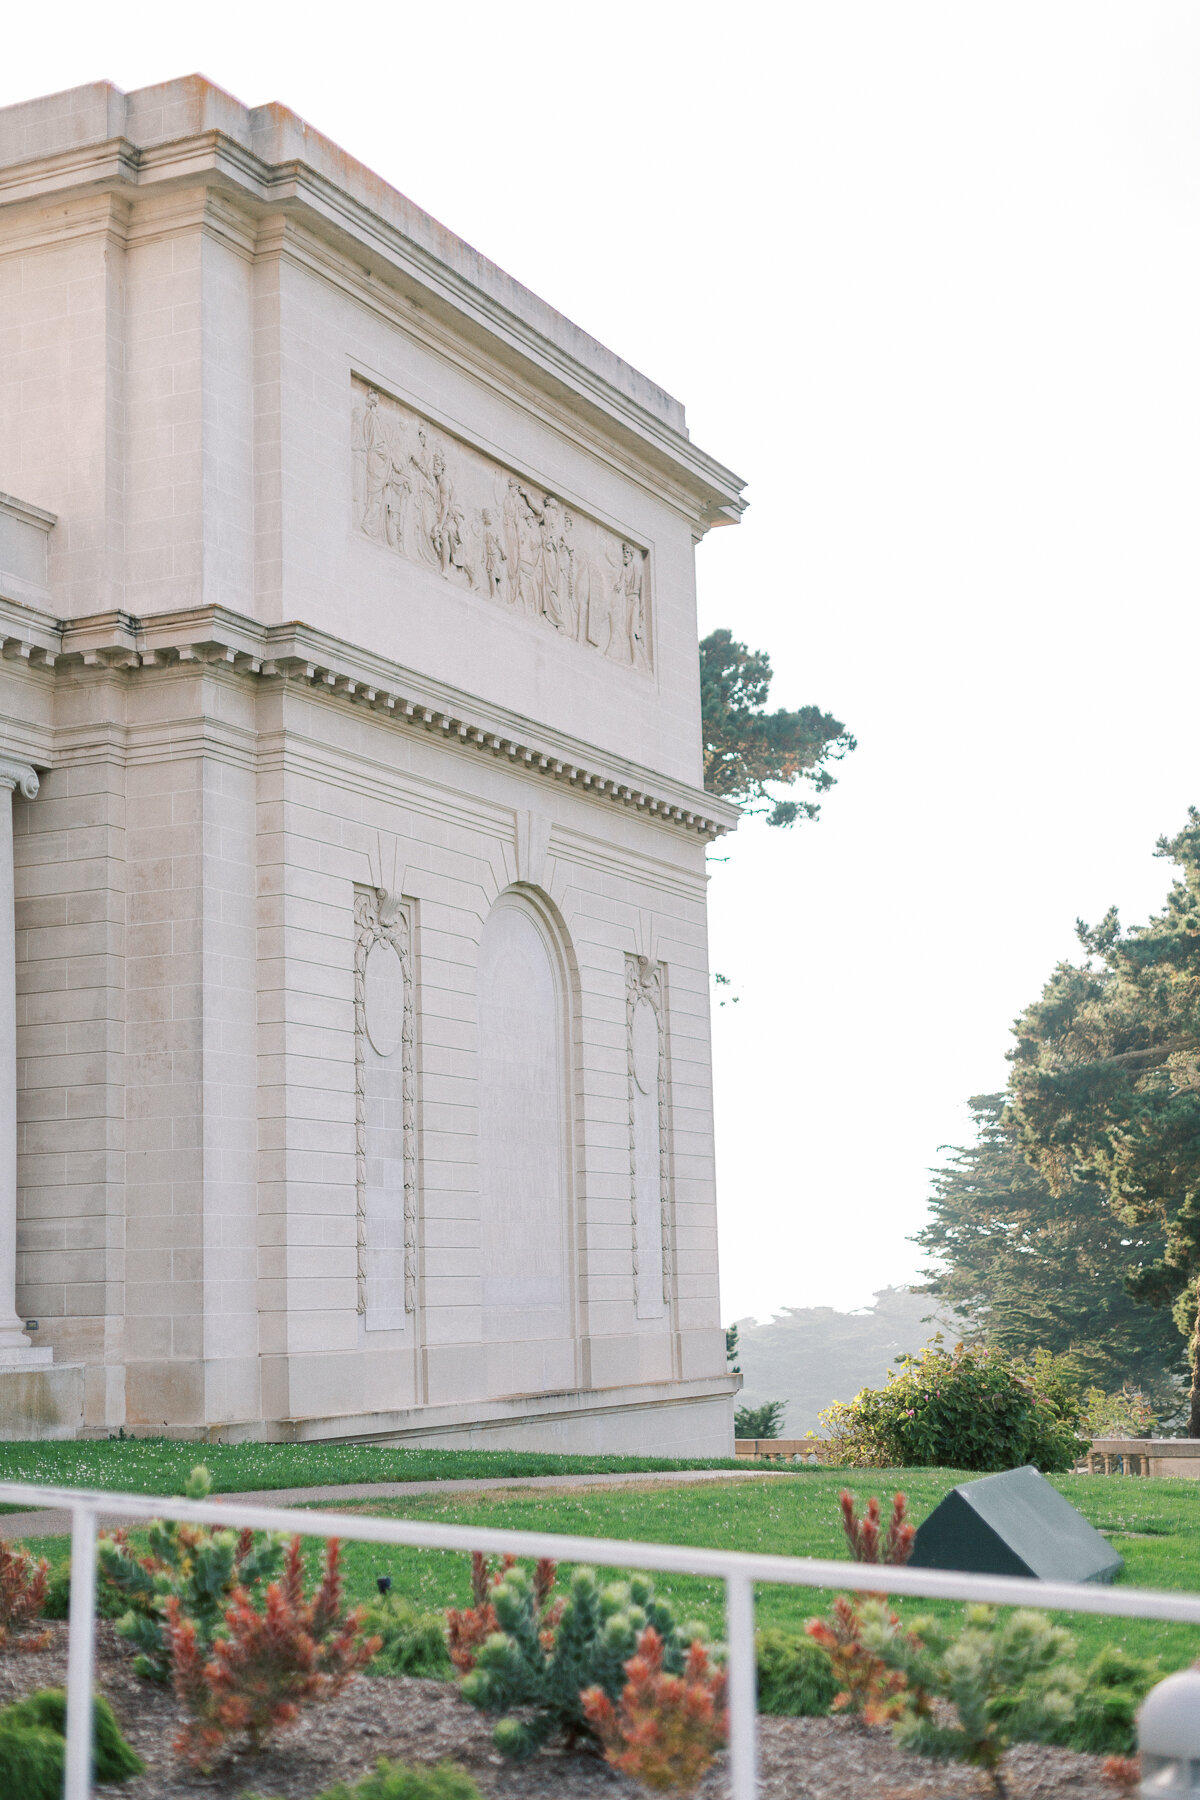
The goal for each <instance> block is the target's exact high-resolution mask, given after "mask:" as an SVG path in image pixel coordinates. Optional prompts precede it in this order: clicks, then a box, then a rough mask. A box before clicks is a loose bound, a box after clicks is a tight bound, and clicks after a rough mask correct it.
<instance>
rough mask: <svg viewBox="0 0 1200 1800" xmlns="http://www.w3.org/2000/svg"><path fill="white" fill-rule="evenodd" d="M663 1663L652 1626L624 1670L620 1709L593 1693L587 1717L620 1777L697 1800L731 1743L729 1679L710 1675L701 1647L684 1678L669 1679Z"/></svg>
mask: <svg viewBox="0 0 1200 1800" xmlns="http://www.w3.org/2000/svg"><path fill="white" fill-rule="evenodd" d="M662 1663H663V1646H662V1639H661V1638H660V1637H659V1635H658V1633H657V1631H655V1629H654V1627H653V1625H647V1627H646V1629H645V1630H644V1631H643V1632H642V1635H641V1637H640V1638H639V1639H638V1647H637V1655H636V1656H632V1657H631V1658H630V1659H629V1661H628V1662H627V1663H626V1664H625V1674H626V1676H627V1678H628V1679H627V1683H626V1686H625V1690H624V1692H623V1693H622V1695H621V1700H620V1705H619V1706H614V1705H613V1703H612V1701H611V1700H610V1699H609V1698H608V1695H607V1694H606V1693H605V1692H604V1690H603V1688H598V1687H592V1688H588V1689H586V1691H585V1692H584V1693H583V1695H582V1696H581V1698H582V1701H583V1710H584V1713H585V1715H586V1717H587V1721H588V1723H589V1725H590V1726H591V1727H592V1729H593V1731H594V1732H595V1733H596V1736H597V1737H598V1738H599V1739H600V1742H601V1743H602V1744H603V1746H604V1754H605V1756H606V1757H607V1759H608V1761H609V1762H610V1763H611V1764H612V1766H613V1768H614V1769H620V1770H621V1771H622V1772H623V1773H624V1774H626V1775H632V1776H633V1777H634V1779H635V1781H639V1782H640V1783H641V1784H642V1786H643V1787H647V1788H650V1789H652V1790H653V1791H654V1792H656V1793H665V1792H667V1791H673V1792H675V1793H679V1794H691V1793H694V1791H695V1789H696V1788H697V1787H698V1786H699V1784H700V1780H701V1778H702V1777H703V1775H704V1773H705V1771H706V1769H707V1768H708V1767H709V1765H710V1764H711V1762H712V1760H713V1758H714V1757H715V1756H716V1754H717V1752H718V1751H719V1750H722V1749H724V1747H725V1744H726V1743H727V1742H728V1739H729V1717H728V1714H727V1712H726V1710H725V1674H724V1671H723V1670H721V1669H712V1668H710V1666H709V1661H708V1653H707V1652H706V1650H705V1648H704V1645H703V1644H701V1643H699V1642H698V1641H697V1642H694V1643H693V1644H692V1645H691V1647H690V1648H689V1650H688V1658H687V1664H686V1666H685V1668H684V1671H683V1674H682V1675H666V1674H664V1673H663V1666H662Z"/></svg>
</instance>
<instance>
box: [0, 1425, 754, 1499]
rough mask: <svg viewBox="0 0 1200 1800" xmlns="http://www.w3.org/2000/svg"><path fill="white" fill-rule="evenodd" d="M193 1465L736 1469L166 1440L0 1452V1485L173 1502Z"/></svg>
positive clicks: (309, 1476)
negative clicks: (100, 1491) (168, 1497)
mask: <svg viewBox="0 0 1200 1800" xmlns="http://www.w3.org/2000/svg"><path fill="white" fill-rule="evenodd" d="M199 1462H202V1463H204V1464H205V1466H206V1467H207V1469H208V1471H209V1474H210V1475H211V1476H212V1478H213V1484H214V1486H215V1488H216V1489H217V1491H218V1492H219V1493H222V1494H245V1493H257V1492H261V1491H263V1490H265V1489H268V1488H270V1489H275V1488H300V1487H304V1488H309V1487H327V1486H333V1485H335V1484H336V1485H338V1486H342V1485H344V1484H346V1483H348V1482H359V1481H367V1482H377V1481H443V1480H447V1479H454V1478H458V1479H467V1478H486V1477H488V1476H513V1475H519V1476H525V1475H598V1474H613V1475H621V1474H629V1473H633V1472H636V1471H639V1470H647V1469H650V1470H665V1471H671V1470H678V1469H736V1468H741V1469H742V1470H743V1471H744V1470H745V1466H746V1465H745V1463H744V1462H742V1463H738V1462H736V1461H735V1459H734V1458H733V1457H729V1458H727V1459H724V1460H722V1459H721V1458H713V1457H694V1458H688V1459H684V1460H682V1461H681V1460H679V1459H677V1458H672V1457H667V1456H550V1455H540V1454H538V1453H536V1452H533V1451H527V1450H424V1449H411V1450H410V1449H403V1448H397V1447H396V1446H395V1445H388V1444H197V1443H181V1442H178V1441H177V1440H175V1439H171V1438H99V1439H96V1440H94V1441H84V1442H75V1443H25V1442H19V1443H15V1442H12V1441H7V1442H0V1480H4V1481H32V1482H44V1483H47V1484H50V1485H52V1486H55V1487H84V1488H107V1489H109V1490H110V1491H115V1492H117V1493H124V1494H178V1493H180V1492H181V1490H182V1487H183V1483H184V1482H185V1481H186V1480H187V1477H188V1475H189V1473H190V1472H191V1470H192V1469H194V1468H195V1466H196V1464H197V1463H199Z"/></svg>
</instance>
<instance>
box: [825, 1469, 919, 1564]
mask: <svg viewBox="0 0 1200 1800" xmlns="http://www.w3.org/2000/svg"><path fill="white" fill-rule="evenodd" d="M838 1499H839V1500H840V1502H841V1507H842V1530H843V1531H844V1532H845V1534H846V1542H847V1543H848V1544H849V1546H850V1554H851V1556H852V1557H853V1558H854V1560H855V1562H860V1563H889V1564H890V1565H891V1566H892V1567H893V1568H895V1567H903V1565H904V1564H905V1563H906V1562H907V1561H908V1559H909V1557H910V1556H911V1555H912V1553H913V1549H914V1547H915V1545H916V1541H917V1528H916V1526H915V1525H914V1524H913V1523H912V1521H911V1520H910V1519H909V1517H908V1500H907V1499H906V1497H905V1496H904V1495H903V1494H896V1495H895V1496H894V1497H893V1499H892V1516H891V1518H890V1519H889V1520H888V1528H887V1536H886V1537H885V1538H884V1540H883V1544H882V1546H881V1545H880V1542H879V1502H878V1500H877V1499H876V1498H875V1496H874V1495H872V1496H871V1498H870V1499H869V1500H868V1501H867V1510H866V1512H865V1513H864V1514H863V1516H862V1518H861V1519H860V1518H859V1517H858V1515H857V1514H856V1513H855V1511H854V1496H853V1495H852V1494H851V1492H850V1490H849V1488H843V1489H842V1491H841V1493H840V1494H839V1496H838ZM881 1548H882V1555H881V1554H880V1550H881Z"/></svg>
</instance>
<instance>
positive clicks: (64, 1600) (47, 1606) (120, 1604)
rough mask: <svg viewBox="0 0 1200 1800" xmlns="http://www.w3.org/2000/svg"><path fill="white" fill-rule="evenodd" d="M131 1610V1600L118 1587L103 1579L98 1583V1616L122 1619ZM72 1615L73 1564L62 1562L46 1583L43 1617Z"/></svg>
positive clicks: (56, 1617) (58, 1617) (62, 1617)
mask: <svg viewBox="0 0 1200 1800" xmlns="http://www.w3.org/2000/svg"><path fill="white" fill-rule="evenodd" d="M128 1611H129V1601H128V1600H127V1599H126V1597H125V1595H124V1594H123V1593H121V1592H120V1591H119V1589H117V1588H113V1587H110V1586H109V1584H108V1583H107V1582H106V1581H104V1580H103V1579H101V1580H99V1581H98V1582H97V1583H96V1616H97V1618H100V1619H120V1618H122V1617H123V1616H124V1615H125V1613H127V1612H128ZM70 1616H71V1564H70V1562H69V1561H68V1562H65V1563H61V1564H60V1565H59V1567H58V1568H57V1569H55V1571H54V1573H53V1574H52V1575H51V1577H50V1580H49V1581H48V1583H47V1584H46V1598H45V1601H44V1602H43V1605H42V1617H43V1619H69V1618H70Z"/></svg>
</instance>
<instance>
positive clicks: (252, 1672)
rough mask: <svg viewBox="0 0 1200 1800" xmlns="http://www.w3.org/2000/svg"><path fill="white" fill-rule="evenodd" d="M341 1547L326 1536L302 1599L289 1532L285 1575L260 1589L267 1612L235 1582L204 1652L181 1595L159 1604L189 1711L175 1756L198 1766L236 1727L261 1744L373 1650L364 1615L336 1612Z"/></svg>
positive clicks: (326, 1695) (178, 1689)
mask: <svg viewBox="0 0 1200 1800" xmlns="http://www.w3.org/2000/svg"><path fill="white" fill-rule="evenodd" d="M339 1548H340V1547H339V1545H338V1541H337V1539H336V1538H330V1540H329V1542H328V1544H327V1545H326V1551H325V1571H324V1575H323V1577H322V1579H321V1582H320V1585H319V1586H318V1588H317V1591H316V1593H315V1594H314V1595H313V1597H312V1599H311V1600H305V1598H304V1559H303V1557H302V1555H301V1553H300V1539H299V1538H298V1537H296V1538H293V1539H292V1541H291V1544H290V1546H289V1547H288V1551H287V1556H286V1560H285V1563H284V1570H283V1578H282V1580H281V1581H273V1582H271V1584H270V1586H269V1587H268V1588H267V1592H266V1611H265V1612H262V1613H260V1612H256V1611H255V1609H254V1607H253V1606H252V1605H251V1602H250V1596H249V1595H248V1594H247V1593H246V1592H245V1591H244V1590H243V1589H240V1588H239V1589H235V1591H234V1593H233V1595H232V1597H231V1604H230V1606H229V1609H228V1611H227V1612H226V1614H225V1629H226V1632H227V1635H226V1636H224V1637H220V1638H216V1639H215V1640H214V1641H213V1643H212V1655H211V1658H210V1660H208V1661H207V1662H206V1661H205V1659H204V1654H203V1649H202V1645H201V1639H200V1634H199V1631H198V1629H197V1625H196V1621H195V1619H192V1618H186V1617H184V1614H183V1609H182V1607H181V1605H180V1602H179V1600H178V1599H177V1598H176V1597H175V1596H172V1597H171V1598H170V1599H169V1600H168V1602H167V1641H168V1647H169V1650H170V1656H171V1676H172V1681H173V1683H174V1687H175V1694H176V1698H177V1699H178V1700H179V1701H180V1702H181V1704H182V1705H183V1707H184V1708H185V1710H186V1711H187V1712H188V1713H190V1714H191V1717H190V1719H189V1721H188V1723H187V1724H186V1725H185V1726H184V1728H183V1730H182V1731H181V1732H180V1734H179V1736H178V1738H177V1739H176V1741H175V1748H176V1749H177V1750H178V1751H179V1752H180V1754H181V1755H183V1756H186V1757H187V1758H188V1759H189V1760H190V1761H192V1762H194V1763H196V1764H198V1765H199V1766H200V1767H202V1768H203V1767H206V1766H207V1765H208V1764H209V1763H211V1761H212V1759H213V1757H214V1756H215V1755H216V1754H217V1753H219V1752H220V1751H221V1750H223V1749H224V1748H225V1747H226V1745H227V1744H228V1741H229V1739H230V1738H231V1737H233V1736H236V1735H237V1734H239V1733H243V1734H244V1735H245V1737H246V1740H247V1742H248V1744H249V1746H250V1748H251V1749H252V1750H259V1749H261V1748H262V1746H263V1744H264V1743H265V1742H266V1740H267V1738H268V1737H269V1736H270V1735H271V1733H272V1732H274V1731H277V1730H279V1729H280V1727H281V1726H284V1725H289V1724H291V1723H292V1721H293V1720H294V1719H296V1718H297V1717H298V1715H299V1712H300V1709H301V1707H303V1706H312V1705H314V1704H315V1703H316V1702H318V1701H322V1700H329V1699H332V1698H333V1696H334V1695H335V1694H339V1693H340V1692H341V1691H342V1689H343V1688H344V1687H345V1686H346V1684H347V1682H349V1681H351V1680H352V1679H353V1677H354V1676H355V1675H356V1674H357V1673H358V1671H359V1670H360V1669H362V1668H364V1667H365V1666H366V1664H367V1663H368V1662H370V1660H371V1658H372V1657H373V1656H374V1655H375V1653H376V1651H377V1650H378V1649H379V1642H380V1641H379V1639H378V1638H366V1637H364V1636H363V1633H362V1629H361V1625H362V1613H361V1610H356V1611H354V1612H351V1613H343V1611H342V1581H341V1574H340V1572H339V1568H338V1560H339Z"/></svg>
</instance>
